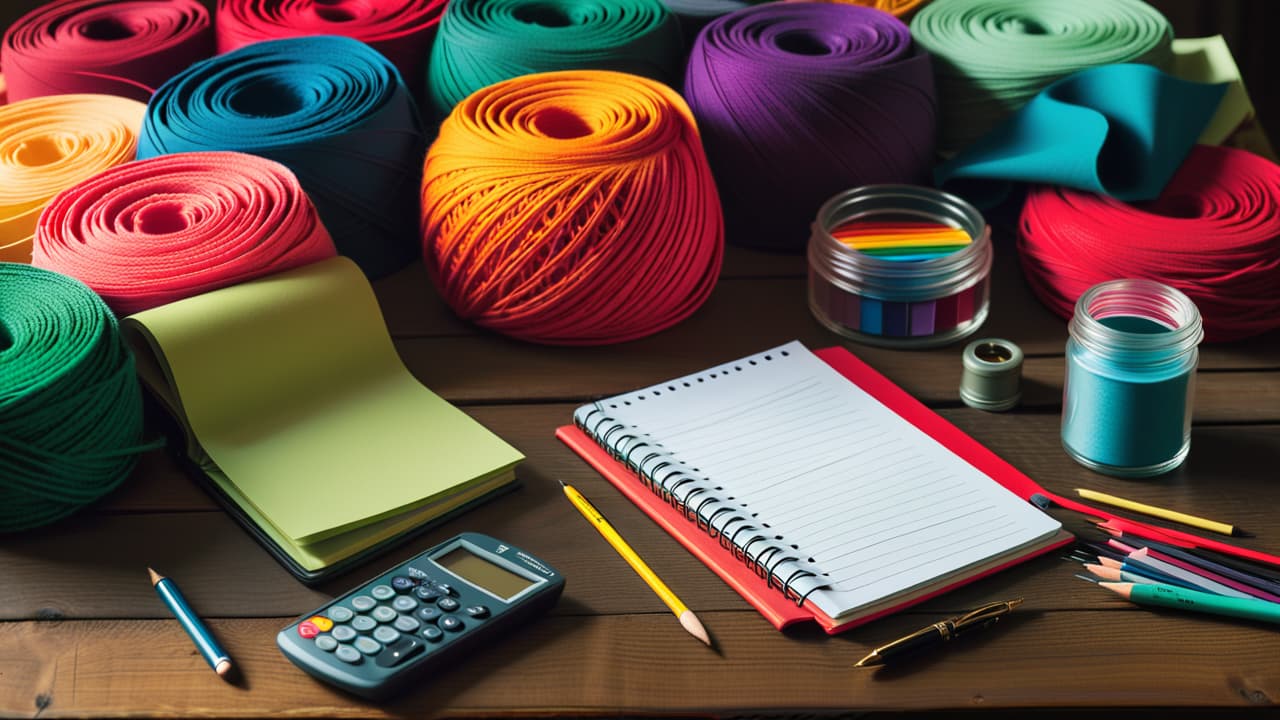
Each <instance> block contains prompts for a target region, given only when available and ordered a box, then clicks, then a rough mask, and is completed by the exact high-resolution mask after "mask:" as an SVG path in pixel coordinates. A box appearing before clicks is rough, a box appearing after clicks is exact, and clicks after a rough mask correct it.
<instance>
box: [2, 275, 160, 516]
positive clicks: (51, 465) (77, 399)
mask: <svg viewBox="0 0 1280 720" xmlns="http://www.w3.org/2000/svg"><path fill="white" fill-rule="evenodd" d="M0 337H2V338H3V340H4V342H0V532H6V531H13V530H22V529H25V528H33V527H36V526H38V525H44V524H47V523H51V522H53V521H55V520H58V519H60V518H62V517H65V516H67V515H70V514H71V513H73V512H75V511H77V510H79V509H81V508H83V507H84V506H86V505H88V504H89V503H92V502H93V501H95V500H97V499H98V498H100V497H102V496H103V495H106V494H107V493H109V492H111V491H112V490H114V489H115V488H116V487H117V486H119V485H120V483H121V482H123V481H124V479H125V478H127V477H128V476H129V474H130V472H131V471H132V470H133V465H134V460H135V458H136V456H137V454H138V453H139V452H142V451H143V450H147V449H150V448H151V447H154V446H149V447H148V446H144V445H143V443H142V393H141V392H140V391H139V389H138V376H137V375H135V374H134V366H133V356H132V355H130V354H129V351H128V349H127V348H126V347H125V344H124V341H123V340H122V339H121V336H120V331H119V327H118V326H117V325H116V318H115V316H114V315H112V314H111V311H110V310H109V309H107V306H106V305H105V304H104V303H103V302H102V299H101V298H99V297H98V296H97V295H94V294H93V291H92V290H90V289H89V288H87V287H85V286H84V283H81V282H79V281H78V280H75V279H72V278H69V277H67V276H65V275H59V274H58V273H55V272H49V271H48V270H41V269H39V268H34V267H31V266H29V265H19V264H15V263H3V262H0Z"/></svg>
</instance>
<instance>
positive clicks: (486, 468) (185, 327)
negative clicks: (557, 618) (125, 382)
mask: <svg viewBox="0 0 1280 720" xmlns="http://www.w3.org/2000/svg"><path fill="white" fill-rule="evenodd" d="M122 327H123V328H124V332H125V336H126V338H127V339H128V340H129V341H130V344H131V345H132V346H133V348H134V350H135V352H136V354H137V355H138V356H139V362H138V365H139V374H140V375H141V377H142V379H143V382H144V384H145V385H146V386H147V387H148V388H150V389H151V390H152V392H153V394H154V395H155V396H156V397H157V398H158V399H159V400H160V402H161V403H162V404H164V405H165V406H167V408H168V410H169V411H170V414H171V415H173V417H174V418H175V420H176V421H177V423H178V424H179V425H180V426H181V428H182V430H183V431H184V434H185V436H186V440H187V448H186V455H187V457H188V458H189V459H190V460H191V462H192V463H193V464H195V465H197V466H199V467H200V468H201V469H202V470H203V473H204V475H206V476H207V477H208V479H209V480H210V481H212V482H213V483H215V484H216V485H217V487H218V488H219V490H220V491H221V492H222V493H223V494H224V496H225V499H227V500H229V501H230V502H231V503H232V504H234V505H236V506H238V507H239V508H240V510H241V511H242V512H243V514H244V515H245V516H247V518H248V519H249V520H251V521H252V522H253V523H254V524H255V525H256V526H257V529H258V530H259V531H260V537H259V539H263V538H262V537H261V535H266V536H267V537H268V538H270V540H271V542H273V543H275V544H276V545H277V546H278V547H279V549H280V550H281V551H283V552H284V553H285V554H286V555H288V556H289V558H291V559H292V561H293V562H294V563H296V565H297V566H300V567H301V568H302V569H303V570H304V571H306V573H304V574H310V573H316V572H319V571H321V570H323V569H324V568H326V567H329V566H332V565H333V564H335V563H337V562H339V561H341V560H343V559H345V558H347V557H350V556H353V555H355V554H357V553H360V552H362V551H365V550H368V549H369V548H371V547H374V546H376V545H378V544H379V543H383V542H386V541H387V540H389V539H392V538H395V537H397V536H399V535H402V534H403V533H405V532H407V531H409V530H412V529H414V528H416V527H418V526H420V525H422V524H423V523H425V522H428V521H430V520H432V519H434V518H436V517H438V516H440V515H443V514H445V513H448V512H451V511H454V510H456V509H457V508H459V507H462V506H465V505H466V504H467V503H470V502H474V501H476V500H478V499H480V498H482V497H485V496H487V495H488V494H490V493H492V492H493V491H495V490H498V489H500V488H502V487H503V486H505V485H507V484H509V483H510V482H511V481H512V480H513V479H514V472H513V469H514V467H515V465H516V464H517V463H518V462H519V461H520V460H522V459H523V456H522V455H521V454H520V453H519V452H518V451H517V450H516V449H515V448H513V447H511V446H510V445H508V444H507V443H505V442H504V441H502V440H501V439H500V438H498V437H497V436H495V435H494V434H493V433H491V432H489V431H488V430H487V429H485V428H484V427H483V426H482V425H480V424H479V423H477V422H476V421H475V420H473V419H472V418H471V417H470V416H468V415H467V414H465V413H463V412H462V411H461V410H459V409H457V408H455V407H453V406H452V405H450V404H449V403H448V402H446V401H445V400H443V399H442V398H440V397H439V396H438V395H436V394H435V393H433V392H431V391H430V390H428V389H427V388H426V387H423V386H422V384H421V383H419V382H418V381H417V380H416V379H415V378H414V377H413V376H412V375H411V374H410V373H409V372H408V370H407V369H406V368H405V367H404V364H403V363H402V362H401V361H400V358H399V356H398V355H397V354H396V351H395V348H394V346H393V345H392V343H391V339H390V337H389V336H388V334H387V331H386V326H385V324H384V323H383V320H382V315H381V312H380V310H379V308H378V304H377V301H376V299H375V297H374V295H373V291H372V289H371V288H370V287H369V284H368V282H367V281H366V280H365V278H364V275H363V274H362V273H361V272H360V270H359V269H358V268H357V267H356V266H355V264H353V263H352V262H351V261H349V260H347V259H345V258H333V259H330V260H325V261H322V262H319V263H315V264H312V265H308V266H305V267H302V268H298V269H295V270H291V271H288V272H284V273H280V274H277V275H272V276H269V277H265V278H260V279H257V280H253V281H250V282H247V283H243V284H240V285H235V286H231V287H227V288H222V289H219V290H215V291H213V292H209V293H205V294H203V295H198V296H195V297H191V298H187V299H185V300H180V301H178V302H175V303H171V304H169V305H165V306H162V307H158V308H153V309H151V310H146V311H144V312H141V313H138V314H136V315H132V316H130V317H128V318H125V320H124V321H123V322H122ZM286 565H288V564H287V563H286ZM291 569H294V568H291ZM295 574H298V573H296V572H295ZM300 576H301V575H300ZM304 579H305V578H304Z"/></svg>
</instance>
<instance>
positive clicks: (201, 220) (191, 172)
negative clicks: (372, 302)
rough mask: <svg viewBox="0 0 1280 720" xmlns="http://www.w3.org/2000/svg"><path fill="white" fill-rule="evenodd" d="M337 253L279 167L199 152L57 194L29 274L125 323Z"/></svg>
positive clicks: (129, 167) (42, 223) (132, 166)
mask: <svg viewBox="0 0 1280 720" xmlns="http://www.w3.org/2000/svg"><path fill="white" fill-rule="evenodd" d="M336 254H337V251H336V250H335V249H334V245H333V240H332V238H330V237H329V232H328V231H327V230H326V229H325V227H324V225H323V224H321V222H320V217H319V216H318V215H317V214H316V210H315V207H314V206H312V204H311V200H310V199H308V198H307V196H306V194H305V193H304V192H303V191H302V187H301V186H300V185H299V184H298V179H297V178H296V177H294V175H293V173H292V172H290V171H289V169H288V168H286V167H285V166H284V165H281V164H280V163H277V162H275V161H273V160H267V159H265V158H261V157H258V156H256V155H248V154H244V153H234V152H199V153H179V154H175V155H161V156H159V157H155V158H150V159H147V160H137V161H135V162H131V163H126V164H124V165H119V166H117V167H114V168H112V169H110V170H107V171H105V172H103V173H101V174H99V175H96V176H94V177H92V178H90V179H88V180H86V181H84V182H82V183H80V184H78V185H75V186H73V187H71V188H68V189H67V190H64V191H63V192H61V193H59V194H58V195H57V196H56V197H55V198H54V199H53V201H52V202H50V203H49V205H48V207H46V208H45V210H44V212H43V213H41V215H40V220H39V221H38V223H37V225H36V234H35V242H34V250H33V253H32V260H31V264H32V265H35V266H37V267H42V268H45V269H48V270H53V271H56V272H60V273H63V274H65V275H70V276H72V277H74V278H77V279H79V280H80V281H81V282H83V283H84V284H86V285H88V286H89V287H90V288H92V289H93V290H94V291H96V292H97V293H98V294H99V295H101V296H102V299H103V300H105V301H106V302H107V305H109V306H110V307H111V309H112V310H114V311H116V313H117V314H119V315H127V314H130V313H135V312H139V311H141V310H146V309H148V308H152V307H156V306H158V305H164V304H166V303H170V302H173V301H175V300H181V299H182V298H185V297H190V296H192V295H198V294H200V293H204V292H208V291H210V290H215V289H217V288H220V287H224V286H227V285H233V284H235V283H240V282H244V281H245V280H249V279H251V278H255V277H259V276H262V275H269V274H271V273H276V272H280V271H283V270H288V269H290V268H294V267H298V266H300V265H305V264H308V263H312V262H316V261H319V260H323V259H325V258H330V257H333V256H334V255H336Z"/></svg>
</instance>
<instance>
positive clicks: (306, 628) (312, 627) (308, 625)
mask: <svg viewBox="0 0 1280 720" xmlns="http://www.w3.org/2000/svg"><path fill="white" fill-rule="evenodd" d="M298 634H299V635H301V636H302V637H304V638H306V639H307V640H310V639H311V638H313V637H315V636H317V635H319V634H320V628H318V627H316V624H315V623H313V622H311V621H310V620H303V621H302V622H300V623H298Z"/></svg>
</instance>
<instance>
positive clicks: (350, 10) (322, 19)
mask: <svg viewBox="0 0 1280 720" xmlns="http://www.w3.org/2000/svg"><path fill="white" fill-rule="evenodd" d="M447 2H448V0H218V12H217V13H216V14H215V15H214V26H215V29H216V31H217V36H218V52H220V53H225V52H230V51H232V50H235V49H237V48H241V47H244V46H245V45H250V44H252V43H256V42H263V41H265V40H279V39H280V38H287V37H301V36H304V35H345V36H346V37H349V38H355V39H356V40H360V41H363V42H366V43H368V44H369V46H370V47H372V48H373V49H374V50H377V51H378V52H380V53H382V54H383V55H385V56H386V58H387V59H388V60H390V61H391V62H392V64H394V65H395V66H396V68H397V69H398V70H399V71H400V75H401V76H402V77H403V78H404V81H405V83H406V84H407V85H408V86H409V88H411V89H412V90H413V91H414V92H420V91H421V88H422V82H423V74H424V71H425V70H426V66H427V58H428V57H429V56H430V55H431V44H432V42H434V41H435V39H436V26H437V25H439V24H440V15H441V14H443V13H444V8H445V5H446V4H447Z"/></svg>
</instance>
